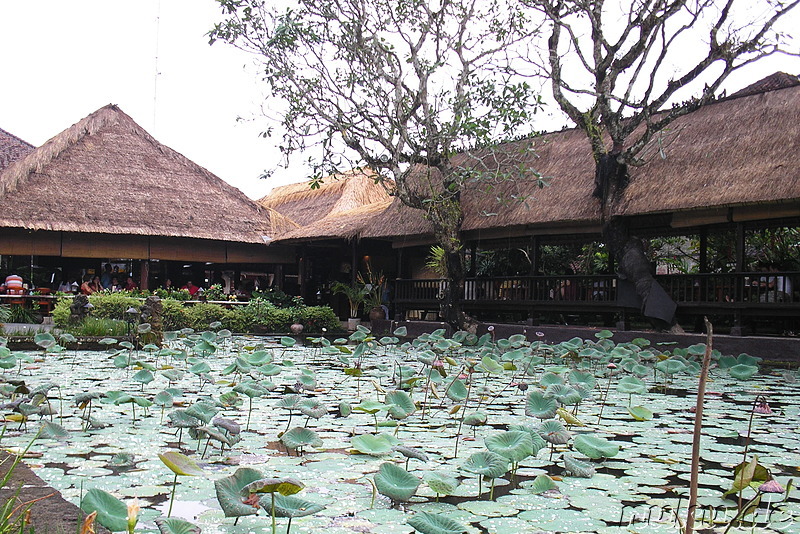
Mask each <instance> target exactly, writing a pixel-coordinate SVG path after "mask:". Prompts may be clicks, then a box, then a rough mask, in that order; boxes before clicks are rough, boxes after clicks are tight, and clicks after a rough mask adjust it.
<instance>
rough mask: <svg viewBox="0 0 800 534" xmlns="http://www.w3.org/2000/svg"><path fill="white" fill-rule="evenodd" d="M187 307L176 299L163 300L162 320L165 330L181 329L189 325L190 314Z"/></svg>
mask: <svg viewBox="0 0 800 534" xmlns="http://www.w3.org/2000/svg"><path fill="white" fill-rule="evenodd" d="M186 310H187V307H186V306H185V305H184V304H183V303H182V302H179V301H177V300H174V299H171V298H169V299H164V300H162V301H161V321H162V323H163V325H164V330H166V331H168V330H180V329H181V328H186V327H187V326H188V325H189V314H188V313H187V311H186Z"/></svg>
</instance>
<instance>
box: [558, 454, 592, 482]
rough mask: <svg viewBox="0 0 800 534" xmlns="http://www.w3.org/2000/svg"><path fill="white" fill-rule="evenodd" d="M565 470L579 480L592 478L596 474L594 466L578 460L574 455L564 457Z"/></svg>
mask: <svg viewBox="0 0 800 534" xmlns="http://www.w3.org/2000/svg"><path fill="white" fill-rule="evenodd" d="M564 469H565V471H566V472H567V473H569V474H570V475H571V476H574V477H579V478H592V477H593V476H594V473H595V469H594V466H593V465H592V464H590V463H589V462H583V461H581V460H576V459H575V458H574V457H572V455H569V454H565V455H564Z"/></svg>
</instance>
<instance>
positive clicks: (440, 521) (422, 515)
mask: <svg viewBox="0 0 800 534" xmlns="http://www.w3.org/2000/svg"><path fill="white" fill-rule="evenodd" d="M408 524H409V525H411V526H412V527H414V530H416V531H417V532H421V533H422V534H461V533H463V532H468V529H467V527H466V526H464V525H463V524H461V523H459V522H458V521H456V520H455V519H451V518H449V517H447V516H444V515H442V514H433V513H430V512H417V513H416V514H414V517H412V518H411V519H409V520H408Z"/></svg>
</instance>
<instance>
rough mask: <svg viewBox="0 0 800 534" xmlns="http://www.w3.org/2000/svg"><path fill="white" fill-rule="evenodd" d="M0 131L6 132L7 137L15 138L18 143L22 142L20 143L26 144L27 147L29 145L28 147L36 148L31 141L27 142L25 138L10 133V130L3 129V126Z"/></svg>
mask: <svg viewBox="0 0 800 534" xmlns="http://www.w3.org/2000/svg"><path fill="white" fill-rule="evenodd" d="M0 132H2V133H4V134H6V135H7V136H9V137H13V138H14V139H16V140H17V141H19V142H20V143H22V144H24V145H27V146H28V147H30V148H36V146H35V145H32V144H31V143H29V142H27V141H26V140H24V139H22V138H21V137H19V136H16V135H14V134H12V133H11V132H9V131H8V130H4V129H3V128H0Z"/></svg>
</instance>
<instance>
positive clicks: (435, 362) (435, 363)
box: [431, 360, 444, 369]
mask: <svg viewBox="0 0 800 534" xmlns="http://www.w3.org/2000/svg"><path fill="white" fill-rule="evenodd" d="M431 366H432V367H434V368H436V369H443V368H444V362H443V361H442V360H433V363H432V364H431Z"/></svg>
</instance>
